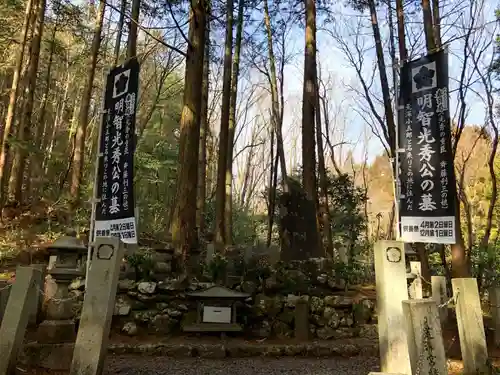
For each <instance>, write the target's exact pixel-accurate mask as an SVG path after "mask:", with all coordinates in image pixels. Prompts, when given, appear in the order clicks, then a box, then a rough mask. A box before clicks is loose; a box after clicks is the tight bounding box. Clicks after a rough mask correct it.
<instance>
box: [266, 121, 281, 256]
mask: <svg viewBox="0 0 500 375" xmlns="http://www.w3.org/2000/svg"><path fill="white" fill-rule="evenodd" d="M270 133H271V144H270V148H271V158H270V161H269V162H270V168H269V194H268V201H269V202H268V207H267V220H268V225H267V241H266V245H267V247H269V246H271V241H272V235H273V224H274V212H275V207H276V185H277V182H278V163H279V155H278V150H277V147H276V155H274V153H273V151H274V138H275V137H274V135H275V133H274V130H273V129H271V131H270Z"/></svg>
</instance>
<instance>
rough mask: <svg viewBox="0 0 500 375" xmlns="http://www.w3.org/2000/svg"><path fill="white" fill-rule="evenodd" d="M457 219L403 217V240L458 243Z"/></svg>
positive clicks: (451, 217) (450, 217) (449, 217)
mask: <svg viewBox="0 0 500 375" xmlns="http://www.w3.org/2000/svg"><path fill="white" fill-rule="evenodd" d="M455 238H456V230H455V217H453V216H444V217H415V216H402V217H401V240H402V241H404V242H423V243H440V244H454V243H456V240H455Z"/></svg>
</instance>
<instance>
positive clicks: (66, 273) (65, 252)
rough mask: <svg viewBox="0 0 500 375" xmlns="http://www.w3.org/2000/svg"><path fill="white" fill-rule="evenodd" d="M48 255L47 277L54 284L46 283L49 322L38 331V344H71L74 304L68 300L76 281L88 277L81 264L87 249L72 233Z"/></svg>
mask: <svg viewBox="0 0 500 375" xmlns="http://www.w3.org/2000/svg"><path fill="white" fill-rule="evenodd" d="M47 251H48V252H49V254H50V255H51V257H50V262H49V267H48V271H47V273H48V274H49V276H50V277H51V279H52V280H48V282H47V284H48V287H47V288H46V294H48V296H47V295H46V298H47V300H46V320H45V321H43V322H42V323H41V324H40V326H39V327H38V341H39V342H45V343H63V342H72V341H74V340H75V339H76V330H75V322H74V312H73V306H74V304H75V300H74V299H70V298H69V290H68V287H69V284H71V282H72V281H73V280H74V279H75V278H77V277H83V276H85V268H84V267H82V266H81V265H80V262H79V261H80V259H82V258H83V255H84V254H86V253H87V248H86V247H85V246H84V244H83V243H82V242H81V241H80V240H78V239H77V238H76V236H75V233H74V232H73V233H71V232H70V233H68V234H67V235H65V236H63V237H61V238H59V239H57V240H56V241H55V242H54V243H53V244H52V245H50V246H49V247H48V248H47ZM50 284H52V285H50ZM49 289H52V290H51V291H49Z"/></svg>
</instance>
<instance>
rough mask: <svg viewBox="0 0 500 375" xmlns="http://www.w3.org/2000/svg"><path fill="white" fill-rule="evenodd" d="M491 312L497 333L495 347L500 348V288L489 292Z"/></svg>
mask: <svg viewBox="0 0 500 375" xmlns="http://www.w3.org/2000/svg"><path fill="white" fill-rule="evenodd" d="M488 294H489V300H490V312H491V318H492V321H493V329H494V333H495V339H494V341H495V346H496V347H499V346H500V287H493V288H491V289H490V290H489V291H488Z"/></svg>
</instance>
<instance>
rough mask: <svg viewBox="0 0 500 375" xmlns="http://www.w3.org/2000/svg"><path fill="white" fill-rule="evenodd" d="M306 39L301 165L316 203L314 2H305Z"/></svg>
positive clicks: (307, 188)
mask: <svg viewBox="0 0 500 375" xmlns="http://www.w3.org/2000/svg"><path fill="white" fill-rule="evenodd" d="M305 7H306V33H305V34H306V39H305V41H306V42H305V43H306V44H305V58H304V90H303V102H302V164H303V172H302V178H303V185H304V190H305V193H306V196H307V198H308V199H309V200H311V201H313V202H315V201H316V157H315V155H316V152H315V141H314V113H315V108H314V105H315V102H316V99H315V87H316V85H315V83H314V81H315V79H316V77H315V65H316V2H315V0H305Z"/></svg>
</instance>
